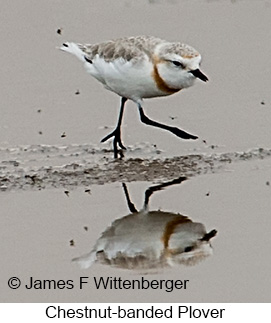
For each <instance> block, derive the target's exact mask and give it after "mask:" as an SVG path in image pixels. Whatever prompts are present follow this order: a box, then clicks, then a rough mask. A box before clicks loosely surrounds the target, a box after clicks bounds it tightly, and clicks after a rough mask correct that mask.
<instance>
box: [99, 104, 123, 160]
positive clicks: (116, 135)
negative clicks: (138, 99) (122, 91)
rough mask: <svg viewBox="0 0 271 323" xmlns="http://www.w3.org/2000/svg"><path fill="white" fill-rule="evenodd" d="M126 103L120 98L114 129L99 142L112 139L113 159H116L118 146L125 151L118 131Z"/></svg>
mask: <svg viewBox="0 0 271 323" xmlns="http://www.w3.org/2000/svg"><path fill="white" fill-rule="evenodd" d="M126 101H127V99H126V98H121V105H120V113H119V119H118V123H117V126H116V129H115V130H114V131H112V132H111V133H110V134H109V135H107V136H106V137H104V138H103V139H102V140H101V142H105V141H107V140H108V139H109V138H111V137H114V140H113V148H114V157H115V158H117V157H118V145H119V147H120V148H122V149H126V148H125V146H124V145H123V143H122V141H121V131H120V128H121V122H122V117H123V111H124V105H125V102H126Z"/></svg>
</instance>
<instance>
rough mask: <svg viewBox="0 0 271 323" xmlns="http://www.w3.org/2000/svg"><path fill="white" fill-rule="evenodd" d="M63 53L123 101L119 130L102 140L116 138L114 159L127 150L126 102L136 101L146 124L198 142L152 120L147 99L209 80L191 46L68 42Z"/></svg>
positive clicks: (152, 41) (141, 39) (147, 40)
mask: <svg viewBox="0 0 271 323" xmlns="http://www.w3.org/2000/svg"><path fill="white" fill-rule="evenodd" d="M61 49H62V50H63V51H66V52H69V53H71V54H74V55H75V56H76V57H77V58H79V59H80V60H81V61H82V62H83V63H84V66H85V68H86V70H87V72H88V73H89V74H90V75H92V76H93V77H95V78H96V79H97V80H98V81H99V82H101V83H102V84H103V85H104V87H105V88H106V89H107V90H110V91H112V92H115V93H116V94H118V95H119V96H120V97H121V106H120V113H119V118H118V123H117V126H116V129H115V130H114V131H113V132H111V133H110V134H109V135H107V136H106V137H105V138H103V139H102V142H105V141H107V140H108V139H109V138H111V137H114V140H113V148H114V157H115V158H116V157H118V153H120V152H121V150H119V148H121V149H125V147H124V145H123V143H122V141H121V122H122V117H123V112H124V105H125V102H126V101H127V100H128V99H130V100H132V101H134V102H135V103H136V104H137V106H138V110H139V114H140V119H141V121H142V122H143V123H145V124H147V125H151V126H154V127H158V128H162V129H165V130H168V131H170V132H171V133H173V134H174V135H176V136H178V137H180V138H183V139H197V136H194V135H191V134H189V133H187V132H185V131H183V130H181V129H179V128H176V127H172V126H168V125H165V124H162V123H159V122H156V121H153V120H151V119H150V118H148V117H147V116H146V115H145V113H144V111H143V107H142V102H143V99H145V98H154V97H159V96H166V95H171V94H174V93H177V92H179V91H180V90H182V89H184V88H187V87H190V86H192V85H193V84H194V81H195V79H196V78H198V79H200V80H202V81H204V82H206V81H207V80H208V78H207V76H205V75H204V74H203V73H202V72H201V71H200V69H199V66H200V63H201V55H200V54H199V52H198V51H196V50H195V49H194V48H192V47H191V46H189V45H185V44H182V43H179V42H168V41H165V40H162V39H159V38H156V37H152V36H138V37H127V38H119V39H116V40H111V41H106V42H102V43H98V44H86V45H82V44H77V43H73V42H66V43H64V44H63V45H62V47H61Z"/></svg>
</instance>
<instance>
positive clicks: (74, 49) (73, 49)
mask: <svg viewBox="0 0 271 323" xmlns="http://www.w3.org/2000/svg"><path fill="white" fill-rule="evenodd" d="M60 49H61V50H63V51H64V52H68V53H71V54H73V55H75V56H76V57H77V58H78V59H80V61H82V62H85V53H84V52H83V50H82V46H80V44H76V43H72V42H66V43H63V44H62V46H61V47H60Z"/></svg>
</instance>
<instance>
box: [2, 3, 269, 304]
mask: <svg viewBox="0 0 271 323" xmlns="http://www.w3.org/2000/svg"><path fill="white" fill-rule="evenodd" d="M105 8H106V9H105ZM270 10H271V4H270V1H249V2H247V1H241V0H240V1H238V0H237V1H219V0H217V1H198V2H195V1H193V2H192V1H177V0H176V1H166V2H162V1H149V2H146V1H127V0H118V1H114V2H112V1H109V0H105V1H98V0H97V1H93V3H92V6H89V2H88V1H86V0H82V1H80V2H78V3H77V2H76V4H75V2H74V1H59V2H55V1H39V3H38V4H37V3H36V2H35V1H31V0H27V1H24V2H23V3H13V2H7V3H6V4H5V5H3V6H2V8H1V12H0V18H1V19H0V25H1V26H2V27H3V28H0V33H1V37H2V39H4V43H5V51H2V52H1V54H0V55H1V60H2V61H3V62H6V64H3V66H2V73H1V75H0V84H1V89H2V93H3V95H2V96H1V122H0V203H1V228H0V237H1V238H0V239H1V244H0V250H1V257H2V271H1V273H2V275H1V286H2V287H1V289H0V290H1V292H0V299H1V301H3V302H13V301H14V302H49V301H50V302H53V301H56V302H68V301H71V302H77V301H80V302H86V301H87V302H164V301H166V302H176V300H177V301H178V302H270V287H271V286H270V279H268V277H269V273H270V270H271V268H270V266H271V261H270V252H269V249H268V246H269V245H270V242H271V241H270V227H271V220H270V219H271V218H270V207H271V203H270V200H271V199H270V196H271V195H270V194H271V172H270V170H271V158H270V157H271V148H270V147H271V140H270V138H271V136H270V120H271V95H270V89H269V87H270V82H271V77H270V75H271V73H270V71H271V65H270V60H269V53H270V38H271V34H270V33H271V29H270V28H269V26H270V12H271V11H270ZM119 17H121V19H119ZM167 17H170V23H169V20H168V18H167ZM217 17H220V18H219V19H217ZM90 18H91V19H90ZM58 28H62V32H61V34H57V32H56V30H57V29H58ZM199 31H200V32H199ZM263 31H264V32H263ZM138 34H150V35H156V36H159V37H161V38H165V39H169V40H180V41H184V42H187V43H189V44H191V45H192V46H194V47H195V48H197V49H198V50H199V51H200V52H201V53H202V55H203V63H202V70H203V72H204V73H205V74H206V75H207V76H208V77H209V79H210V81H209V82H208V83H207V84H203V83H201V82H197V83H196V85H195V86H194V87H193V88H191V89H188V90H187V91H184V92H183V93H180V94H178V95H174V96H172V97H168V98H163V99H162V98H160V99H153V100H146V102H145V111H146V114H147V115H148V116H150V117H151V118H153V119H155V120H158V121H160V122H164V123H167V124H172V125H174V126H177V127H180V128H184V129H185V130H187V131H189V132H191V133H193V134H196V135H198V136H199V138H200V139H199V140H197V141H182V140H180V139H179V138H175V137H174V136H172V135H169V134H167V133H165V132H163V131H160V130H157V129H152V128H150V127H145V126H143V125H142V124H141V123H140V121H139V117H138V113H137V110H136V108H135V106H134V105H133V103H130V102H128V104H127V109H126V111H125V116H124V125H123V141H124V144H125V145H126V146H127V151H126V152H124V158H123V159H121V160H114V159H113V152H112V146H111V143H106V144H101V143H100V139H101V138H103V137H104V136H105V135H106V134H107V133H108V132H110V131H111V130H112V129H113V127H114V125H115V121H116V119H117V114H118V107H119V99H118V98H117V97H116V96H115V95H113V94H111V93H109V92H107V91H105V90H104V89H103V88H102V87H101V85H100V84H98V83H97V82H95V80H92V79H91V78H90V77H89V76H88V75H86V73H85V72H84V71H83V68H82V67H81V66H80V62H77V61H76V60H75V59H73V57H70V56H69V55H65V53H61V52H60V51H57V50H56V47H57V46H59V45H60V44H61V43H62V42H64V41H66V40H75V41H79V42H97V41H101V40H106V39H111V38H116V37H120V36H126V35H138ZM225 40H227V41H225ZM181 176H185V177H186V178H187V179H186V180H185V181H184V182H182V183H181V184H179V185H173V186H170V187H167V188H165V189H164V190H162V191H159V192H158V191H157V192H155V193H154V194H153V195H152V196H151V199H150V202H149V209H150V211H159V210H160V211H165V212H169V213H171V214H175V215H176V214H180V215H184V216H187V217H188V218H189V219H191V221H193V222H195V223H200V224H202V225H203V226H204V228H205V229H206V232H210V231H211V230H213V229H215V230H217V235H216V236H214V237H212V239H211V245H212V250H213V253H212V254H210V255H209V257H206V258H205V259H202V261H201V262H199V263H197V264H195V265H194V266H185V265H184V264H180V265H176V264H174V265H173V266H172V268H170V267H168V266H164V267H163V268H158V267H159V266H156V267H155V266H152V268H151V270H149V269H148V268H143V269H141V270H139V271H138V269H137V270H135V268H130V269H124V268H117V267H116V266H111V265H110V264H108V262H107V264H101V263H99V262H98V261H97V262H96V263H94V264H93V265H92V266H91V267H90V268H89V269H87V270H83V269H81V268H80V266H78V264H77V263H75V262H72V259H74V258H76V257H80V256H82V255H84V254H86V253H88V252H90V251H91V250H92V249H93V247H94V245H95V243H96V242H97V241H98V239H99V238H100V237H101V235H102V233H103V232H104V231H105V230H106V229H107V228H110V226H112V224H114V221H118V220H121V219H123V217H124V216H127V215H128V214H129V213H130V211H129V209H128V207H127V203H126V199H125V196H124V192H123V187H122V183H126V185H127V189H128V191H129V195H130V198H131V201H132V202H133V203H134V205H135V207H136V208H137V210H140V209H141V208H142V207H143V202H144V194H145V191H146V190H147V189H148V187H150V186H154V185H159V184H160V183H165V182H168V181H172V180H174V179H177V178H180V177H181ZM143 221H144V219H143ZM115 223H118V222H115ZM143 229H144V227H143ZM148 238H149V237H148ZM142 240H144V238H142ZM12 276H17V277H19V278H20V279H21V281H22V286H21V287H20V288H19V289H17V290H10V289H9V288H8V287H7V281H8V279H9V278H10V277H12ZM80 276H88V277H89V284H88V285H86V287H85V288H83V289H80V288H79V282H78V281H79V277H80ZM30 277H34V279H39V280H44V279H54V280H64V281H67V280H73V282H74V288H72V289H66V288H64V289H50V290H39V289H36V290H33V289H32V290H28V289H26V288H24V285H25V284H28V282H29V279H30ZM94 277H98V278H99V277H105V278H106V277H121V278H122V279H129V280H131V279H141V277H145V278H146V279H148V280H153V279H156V280H163V279H164V280H178V279H179V280H189V283H188V288H187V289H186V290H184V289H181V290H174V291H172V292H167V291H165V290H164V289H162V290H144V291H143V290H138V289H136V290H129V289H128V290H115V289H113V290H106V291H104V290H101V289H99V290H97V289H96V288H95V285H94V281H93V278H94Z"/></svg>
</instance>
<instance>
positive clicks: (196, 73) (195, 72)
mask: <svg viewBox="0 0 271 323" xmlns="http://www.w3.org/2000/svg"><path fill="white" fill-rule="evenodd" d="M190 73H192V74H193V75H194V76H195V77H197V78H198V79H200V80H202V81H203V82H206V81H208V77H207V76H206V75H204V74H203V73H202V72H201V71H200V70H199V69H198V68H197V69H196V70H193V71H190Z"/></svg>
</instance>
